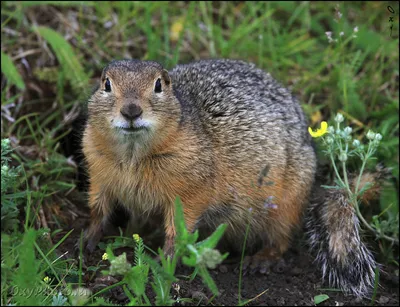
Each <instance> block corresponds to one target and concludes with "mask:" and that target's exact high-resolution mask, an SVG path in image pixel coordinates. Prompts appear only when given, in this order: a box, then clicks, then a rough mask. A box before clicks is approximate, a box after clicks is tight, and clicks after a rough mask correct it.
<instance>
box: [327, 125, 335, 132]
mask: <svg viewBox="0 0 400 307" xmlns="http://www.w3.org/2000/svg"><path fill="white" fill-rule="evenodd" d="M328 133H330V134H334V133H335V128H334V127H333V126H329V127H328Z"/></svg>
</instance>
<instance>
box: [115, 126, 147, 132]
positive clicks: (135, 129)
mask: <svg viewBox="0 0 400 307" xmlns="http://www.w3.org/2000/svg"><path fill="white" fill-rule="evenodd" d="M117 129H118V130H119V131H121V132H122V133H135V132H138V131H141V130H144V129H146V127H145V126H139V127H132V126H131V127H117Z"/></svg>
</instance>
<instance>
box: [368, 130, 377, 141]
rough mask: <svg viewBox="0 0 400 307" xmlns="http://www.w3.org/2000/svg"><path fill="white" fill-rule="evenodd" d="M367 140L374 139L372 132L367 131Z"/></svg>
mask: <svg viewBox="0 0 400 307" xmlns="http://www.w3.org/2000/svg"><path fill="white" fill-rule="evenodd" d="M367 139H369V140H373V139H375V133H374V132H373V131H372V130H369V131H368V133H367Z"/></svg>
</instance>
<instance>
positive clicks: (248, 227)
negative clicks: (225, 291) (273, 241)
mask: <svg viewBox="0 0 400 307" xmlns="http://www.w3.org/2000/svg"><path fill="white" fill-rule="evenodd" d="M250 218H251V216H250ZM250 218H249V222H248V223H247V227H246V233H245V236H244V242H243V248H242V257H241V259H240V269H239V293H238V297H239V305H241V303H242V296H241V292H242V269H243V258H244V251H245V249H246V241H247V236H248V234H249V229H250Z"/></svg>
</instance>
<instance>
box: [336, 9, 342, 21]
mask: <svg viewBox="0 0 400 307" xmlns="http://www.w3.org/2000/svg"><path fill="white" fill-rule="evenodd" d="M337 15H338V18H339V19H340V18H342V16H343V14H342V13H340V12H339V11H338V12H337Z"/></svg>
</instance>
